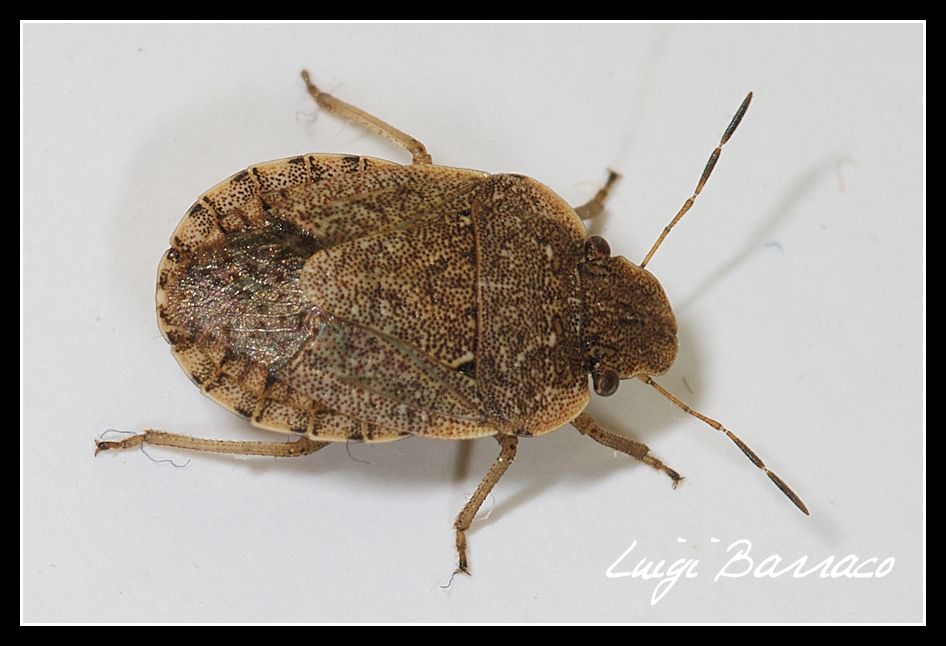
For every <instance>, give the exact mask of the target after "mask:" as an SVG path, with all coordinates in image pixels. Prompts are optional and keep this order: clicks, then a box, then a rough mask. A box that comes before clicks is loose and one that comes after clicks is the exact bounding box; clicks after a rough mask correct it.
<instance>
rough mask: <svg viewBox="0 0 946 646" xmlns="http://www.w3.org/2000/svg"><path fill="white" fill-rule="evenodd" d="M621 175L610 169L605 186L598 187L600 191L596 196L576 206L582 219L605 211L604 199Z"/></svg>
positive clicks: (576, 211) (576, 210)
mask: <svg viewBox="0 0 946 646" xmlns="http://www.w3.org/2000/svg"><path fill="white" fill-rule="evenodd" d="M620 177H621V176H620V175H618V174H617V173H615V172H614V171H613V170H611V169H608V179H607V180H606V181H605V182H604V186H602V187H601V188H600V189H598V192H597V193H595V196H594V197H593V198H591V199H590V200H588V201H587V202H585V203H584V204H582V205H581V206H576V207H575V213H577V214H578V217H580V218H581V219H582V220H590V219H591V218H593V217H595V216H596V215H600V214H601V212H602V211H604V201H605V200H606V199H607V198H608V192H609V191H610V190H611V185H612V184H614V182H616V181H617V180H618V179H620Z"/></svg>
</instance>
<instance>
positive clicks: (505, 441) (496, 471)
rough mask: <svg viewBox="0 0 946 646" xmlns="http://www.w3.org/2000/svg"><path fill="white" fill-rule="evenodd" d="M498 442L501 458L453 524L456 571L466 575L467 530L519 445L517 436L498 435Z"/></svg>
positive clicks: (467, 567) (488, 472)
mask: <svg viewBox="0 0 946 646" xmlns="http://www.w3.org/2000/svg"><path fill="white" fill-rule="evenodd" d="M496 441H497V442H499V446H500V451H499V457H498V458H496V461H495V462H493V466H491V467H490V468H489V471H487V472H486V475H485V476H483V480H482V481H480V485H479V486H478V487H477V488H476V491H475V492H474V493H473V496H472V497H471V498H470V500H469V502H467V503H466V506H464V507H463V510H462V511H461V512H460V514H459V515H458V516H457V520H456V521H455V522H454V523H453V526H454V528H455V529H456V530H457V559H458V564H457V570H456V571H457V572H463V573H464V574H469V573H470V568H469V564H468V563H467V560H466V530H468V529H469V528H470V524H471V523H472V522H473V518H474V516H476V512H477V511H479V509H480V506H481V505H482V504H483V501H484V500H486V496H488V495H489V492H490V491H492V490H493V487H495V486H496V483H497V482H499V479H500V478H502V477H503V474H504V473H506V469H508V468H509V465H510V464H512V461H513V460H514V459H515V457H516V445H517V444H518V443H519V438H518V437H516V436H515V435H498V436H496Z"/></svg>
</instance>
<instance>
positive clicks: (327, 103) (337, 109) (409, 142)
mask: <svg viewBox="0 0 946 646" xmlns="http://www.w3.org/2000/svg"><path fill="white" fill-rule="evenodd" d="M302 80H303V81H305V85H306V88H307V89H308V90H309V94H311V95H312V98H313V99H315V102H316V103H318V104H319V107H320V108H322V109H323V110H328V111H329V112H334V113H335V114H337V115H338V116H340V117H341V118H343V119H348V120H349V121H354V122H355V123H357V124H358V125H359V126H361V127H362V128H364V129H365V130H368V131H370V132H373V133H375V134H376V135H381V136H382V137H387V138H388V139H390V140H391V141H393V142H394V143H396V144H397V145H398V146H401V147H403V148H404V149H405V150H407V152H409V153H410V154H411V155H412V156H413V157H414V163H415V164H429V163H431V161H430V154H429V153H428V152H427V148H425V147H424V144H422V143H421V142H420V141H418V140H417V139H414V138H413V137H411V136H410V135H409V134H407V133H406V132H401V131H400V130H398V129H397V128H395V127H394V126H392V125H391V124H389V123H385V122H384V121H382V120H381V119H379V118H378V117H376V116H374V115H372V114H368V113H367V112H365V111H364V110H361V109H360V108H356V107H355V106H353V105H351V104H350V103H345V102H344V101H342V100H340V99H336V98H335V97H334V96H332V95H331V94H329V93H328V92H323V91H322V90H320V89H319V88H317V87H316V86H315V83H313V82H312V79H311V77H310V76H309V70H302Z"/></svg>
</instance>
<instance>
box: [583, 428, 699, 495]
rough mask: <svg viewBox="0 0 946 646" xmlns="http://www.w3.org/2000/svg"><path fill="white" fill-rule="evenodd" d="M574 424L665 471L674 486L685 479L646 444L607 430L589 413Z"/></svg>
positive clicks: (647, 463)
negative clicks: (656, 455)
mask: <svg viewBox="0 0 946 646" xmlns="http://www.w3.org/2000/svg"><path fill="white" fill-rule="evenodd" d="M572 426H574V427H575V428H576V429H578V432H579V433H581V434H582V435H587V436H588V437H590V438H591V439H593V440H594V441H595V442H597V443H598V444H603V445H604V446H606V447H608V448H609V449H614V450H615V451H620V452H621V453H624V454H625V455H629V456H631V457H632V458H634V459H636V460H640V461H641V462H643V463H644V464H646V465H648V466H651V467H653V468H654V469H657V470H658V471H663V472H664V473H666V474H667V475H668V476H670V479H671V480H673V486H674V488H676V486H677V485H678V484H680V481H681V480H683V476H681V475H680V474H679V473H677V472H676V471H674V470H673V469H671V468H670V467H668V466H667V465H666V464H664V463H663V462H661V461H660V460H659V459H657V458H655V457H654V456H652V455H651V454H650V449H649V448H647V445H646V444H643V443H641V442H635V441H634V440H632V439H629V438H626V437H622V436H620V435H616V434H614V433H612V432H611V431H608V430H605V429H604V428H602V427H601V425H600V424H599V423H598V422H596V421H595V420H594V418H593V417H592V416H591V415H589V414H587V413H582V414H581V415H579V416H578V417H576V418H575V419H573V420H572Z"/></svg>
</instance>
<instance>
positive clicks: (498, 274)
mask: <svg viewBox="0 0 946 646" xmlns="http://www.w3.org/2000/svg"><path fill="white" fill-rule="evenodd" d="M302 78H303V80H304V81H305V83H306V87H307V89H308V92H309V94H311V95H312V98H313V99H315V101H316V103H317V104H318V105H319V106H320V107H321V108H323V109H324V110H327V111H329V112H332V113H334V114H336V115H338V116H340V117H342V118H345V119H348V120H350V121H353V122H355V123H357V124H359V125H361V126H362V127H364V128H366V129H367V130H369V131H371V132H374V133H376V134H378V135H381V136H383V137H387V138H388V139H390V140H391V141H393V142H394V143H396V144H398V145H400V146H402V147H403V148H405V149H406V150H407V151H409V152H410V153H411V155H412V157H413V161H412V163H411V164H410V165H400V164H396V163H393V162H389V161H384V160H380V159H373V158H367V157H360V156H351V155H349V156H343V155H329V154H309V155H302V156H299V157H293V158H290V159H282V160H278V161H274V162H267V163H262V164H257V165H254V166H251V167H249V168H248V169H246V170H243V171H241V172H239V173H237V174H236V175H234V176H233V177H231V178H230V179H228V180H225V181H224V182H222V183H220V184H218V185H217V186H215V187H214V188H212V189H210V190H209V191H208V192H206V193H205V194H204V195H202V196H201V197H200V198H199V199H198V200H197V202H196V203H195V204H194V205H193V206H192V207H191V209H190V210H189V211H188V212H187V214H186V215H185V216H184V219H183V220H182V221H181V223H180V224H179V225H178V227H177V229H176V230H175V232H174V234H173V236H172V238H171V248H170V249H168V251H167V252H166V253H165V255H164V257H163V258H162V260H161V265H160V268H159V274H158V287H157V310H158V322H159V325H160V328H161V331H162V333H163V334H164V336H165V338H166V339H167V341H168V342H169V343H170V344H171V350H172V352H173V354H174V356H175V357H176V358H177V360H178V362H179V363H180V364H181V366H182V367H183V368H184V370H185V371H186V372H187V373H188V374H189V375H190V376H191V378H192V379H193V381H194V382H195V383H196V384H197V385H198V386H199V387H200V388H201V390H202V391H203V392H204V393H205V394H206V395H208V396H209V397H211V398H212V399H214V400H215V401H217V402H218V403H220V404H222V405H223V406H225V407H227V408H228V409H230V410H231V411H233V412H235V413H237V414H238V415H240V416H242V417H244V418H245V419H247V420H249V421H250V422H251V423H253V424H254V425H256V426H259V427H261V428H264V429H268V430H273V431H279V432H283V433H287V434H290V435H292V436H294V437H295V439H294V440H293V441H290V442H239V441H223V440H208V439H200V438H194V437H189V436H184V435H177V434H172V433H166V432H163V431H157V430H150V429H149V430H146V431H144V432H143V433H140V434H138V435H133V436H130V437H128V438H126V439H124V440H122V441H104V440H99V441H97V442H96V453H98V452H100V451H105V450H113V449H127V448H131V447H135V446H141V445H143V444H156V445H163V446H170V447H176V448H180V449H190V450H196V451H212V452H217V453H239V454H244V455H265V456H275V457H289V456H299V455H307V454H309V453H313V452H315V451H318V450H320V449H322V448H324V447H326V446H328V445H329V444H331V443H333V442H340V441H349V440H359V441H367V442H384V441H390V440H396V439H400V438H402V437H406V436H410V435H419V436H425V437H435V438H445V439H466V438H474V437H482V436H493V437H495V438H496V440H497V441H498V442H499V445H500V454H499V457H498V458H497V459H496V461H495V462H494V463H493V465H492V466H491V467H490V469H489V471H488V472H487V473H486V475H485V476H484V477H483V479H482V481H481V482H480V484H479V486H478V487H477V489H476V491H475V493H474V494H473V495H472V497H471V498H470V500H469V501H468V502H467V504H466V505H465V506H464V508H463V509H462V510H461V511H460V513H459V515H458V516H457V519H456V522H455V523H454V527H455V530H456V548H457V558H458V566H457V571H459V572H465V573H469V563H468V560H467V543H466V531H467V529H469V527H470V524H471V522H472V521H473V517H474V516H475V515H476V512H477V511H478V510H479V508H480V505H481V504H482V503H483V501H484V500H485V498H486V496H487V495H488V494H489V492H490V490H491V489H492V488H493V487H494V486H495V485H496V483H497V482H498V481H499V479H500V478H501V477H502V475H503V474H504V473H505V472H506V469H508V468H509V465H510V463H511V462H512V460H513V459H514V458H515V455H516V447H517V444H518V441H519V438H520V437H523V436H537V435H542V434H543V433H547V432H549V431H552V430H555V429H556V428H558V427H560V426H561V425H563V424H566V423H571V424H572V425H573V426H574V427H575V428H576V429H578V431H579V432H580V433H582V434H584V435H587V436H588V437H590V438H592V439H593V440H595V441H596V442H598V443H600V444H603V445H605V446H607V447H609V448H611V449H614V450H616V451H620V452H622V453H625V454H627V455H629V456H631V457H633V458H636V459H637V460H640V461H642V462H644V463H645V464H648V465H650V466H651V467H653V468H654V469H657V470H659V471H662V472H663V473H665V474H666V475H667V476H669V477H670V479H671V480H672V481H673V484H674V486H676V485H677V484H678V483H679V482H680V480H681V476H680V475H679V474H678V473H677V472H676V471H674V470H673V469H671V468H670V467H669V466H667V465H666V464H664V463H663V462H662V461H661V460H659V459H658V458H657V457H655V456H654V455H652V454H651V452H650V449H649V448H648V447H647V446H645V445H644V444H642V443H640V442H637V441H635V440H632V439H629V438H627V437H624V436H622V435H618V434H616V433H613V432H612V431H610V430H608V429H606V428H604V427H603V426H602V425H601V424H599V423H598V422H597V421H595V419H594V418H593V417H591V415H589V414H588V413H586V412H584V409H585V406H586V405H587V403H588V400H589V387H588V377H589V375H590V377H591V384H592V387H593V389H594V391H595V392H596V393H597V394H598V395H600V396H608V395H611V394H613V393H614V392H615V391H616V390H617V387H618V385H619V383H620V381H621V380H622V379H628V378H632V377H633V378H637V379H639V380H640V381H643V382H644V383H645V384H648V385H650V386H652V387H653V388H655V389H656V390H657V391H658V392H659V393H660V394H662V395H663V396H664V397H666V398H667V399H669V400H670V401H671V402H673V403H674V404H675V405H677V406H679V407H680V408H681V409H682V410H684V411H686V412H687V413H689V414H690V415H692V416H694V417H696V418H698V419H700V420H702V421H703V422H705V423H706V424H708V425H709V426H711V427H712V428H714V429H716V430H718V431H720V432H722V433H724V434H725V435H726V436H727V437H729V439H730V440H732V441H733V442H734V443H735V444H736V446H738V447H739V448H740V449H741V450H742V452H743V453H745V454H746V456H747V457H748V458H749V460H751V461H752V463H753V464H755V466H756V467H758V468H759V469H761V470H763V471H764V472H765V474H766V475H767V476H768V477H769V478H770V479H771V480H772V482H774V483H775V484H776V486H778V488H779V489H781V490H782V492H783V493H784V494H785V495H786V496H788V498H789V499H790V500H791V501H792V502H793V503H795V505H796V506H797V507H798V508H799V509H800V510H801V511H803V512H804V513H806V514H807V513H808V510H807V508H806V507H805V504H804V503H803V502H802V501H801V499H800V498H799V497H798V496H797V495H796V494H795V493H794V492H793V491H792V490H791V488H790V487H789V486H788V485H787V484H786V483H785V482H784V481H783V480H782V479H781V478H779V477H778V476H777V475H775V473H773V472H772V471H771V470H770V469H768V467H766V466H765V464H764V463H763V462H762V460H761V459H760V458H759V456H758V455H756V454H755V453H754V452H753V451H752V450H751V449H750V448H749V447H748V446H747V445H746V444H745V442H743V441H742V440H741V439H739V438H738V437H737V436H736V435H735V434H734V433H732V431H730V430H729V429H727V428H726V427H725V426H723V425H722V424H721V423H720V422H718V421H716V420H714V419H712V418H709V417H707V416H706V415H703V414H702V413H700V412H698V411H695V410H693V409H692V408H690V407H689V406H688V405H687V404H685V403H684V402H683V401H681V400H680V399H679V398H678V397H676V396H675V395H674V394H672V393H671V392H669V391H668V390H666V389H665V388H664V387H663V386H661V385H660V384H658V383H657V382H656V381H655V380H654V375H659V374H662V373H663V372H665V371H666V370H667V369H668V368H669V367H670V365H671V364H672V363H673V360H674V358H675V357H676V353H677V339H676V332H677V325H676V320H675V318H674V315H673V311H672V310H671V308H670V303H669V302H668V300H667V297H666V295H665V294H664V291H663V288H662V287H661V286H660V283H659V282H658V281H657V279H656V278H655V277H654V276H653V274H651V273H650V272H649V271H647V270H646V269H645V267H646V266H647V265H648V263H650V261H651V260H652V259H653V257H654V254H655V253H656V252H657V250H658V249H659V248H660V245H661V244H662V243H663V241H664V239H665V238H666V237H667V234H669V233H670V230H671V229H672V228H673V227H674V226H675V225H676V224H677V223H678V222H679V221H680V219H681V218H682V217H683V216H684V215H685V214H686V212H687V211H688V210H689V209H690V207H691V206H693V203H694V202H695V201H696V198H697V196H698V195H699V194H700V192H701V191H702V190H703V187H704V185H705V184H706V181H707V180H708V179H709V177H710V174H711V173H712V172H713V168H714V167H715V165H716V162H717V160H718V159H719V155H720V152H721V150H722V148H723V146H724V145H725V144H726V142H727V141H728V140H729V138H730V137H731V136H732V134H733V132H735V130H736V127H737V126H738V125H739V122H740V121H741V120H742V117H743V116H744V115H745V113H746V110H747V109H748V107H749V102H750V100H751V99H752V94H751V93H750V94H749V95H748V96H747V97H746V98H745V100H744V101H743V102H742V104H741V105H740V106H739V109H738V110H737V111H736V114H735V116H734V117H733V119H732V121H731V122H730V123H729V126H728V127H727V128H726V130H725V132H724V133H723V136H722V138H721V139H720V142H719V145H718V146H717V147H716V149H715V150H714V151H713V153H712V154H711V155H710V158H709V161H708V162H707V163H706V167H705V168H704V169H703V173H702V175H701V176H700V179H699V182H697V185H696V189H695V190H694V191H693V194H692V195H691V196H690V197H689V198H687V200H686V201H685V202H684V204H683V206H682V207H681V208H680V210H679V211H678V212H677V214H676V215H675V216H674V217H673V219H672V220H671V221H670V223H669V224H668V225H667V226H666V227H665V228H664V230H663V231H662V232H661V234H660V236H659V237H658V238H657V240H656V241H655V242H654V244H653V246H652V247H651V249H650V251H649V252H648V253H647V255H646V256H645V257H644V259H643V260H642V261H641V263H640V264H639V265H635V264H634V263H632V262H630V261H628V260H627V259H625V258H623V257H620V256H612V255H611V252H610V247H609V245H608V243H607V242H606V241H605V240H604V239H603V238H600V237H597V236H592V237H590V238H587V239H586V233H585V228H584V225H583V223H582V220H583V219H589V218H593V217H595V216H596V215H598V214H599V213H601V211H602V210H603V208H604V202H605V199H606V198H607V196H608V191H609V189H610V188H611V186H612V185H613V184H614V182H615V181H616V180H617V178H618V175H617V174H616V173H614V172H611V173H609V176H608V179H607V182H606V183H605V185H604V186H603V187H602V188H601V189H600V190H599V191H598V192H597V194H596V195H595V196H594V197H593V198H592V199H591V200H590V201H589V202H587V203H586V204H583V205H581V206H578V207H575V208H572V207H571V206H569V205H568V204H567V203H566V202H565V201H564V200H563V199H562V198H560V197H559V196H558V195H556V194H555V193H553V192H552V191H551V190H550V189H549V188H547V187H545V186H543V185H542V184H540V183H538V182H536V181H535V180H533V179H530V178H528V177H524V176H522V175H508V174H498V175H490V174H487V173H484V172H480V171H473V170H464V169H457V168H449V167H445V166H437V165H434V164H433V163H432V161H431V157H430V155H429V154H428V153H427V149H426V148H425V147H424V145H423V144H422V143H421V142H420V141H418V140H417V139H414V138H413V137H410V136H409V135H407V134H405V133H403V132H401V131H400V130H397V129H396V128H394V127H392V126H390V125H388V124H387V123H385V122H384V121H381V120H380V119H378V118H377V117H374V116H372V115H370V114H368V113H367V112H364V111H363V110H360V109H358V108H356V107H354V106H352V105H349V104H347V103H345V102H343V101H341V100H339V99H337V98H335V97H333V96H331V95H330V94H327V93H325V92H322V91H321V90H319V89H318V88H317V87H316V86H315V84H314V83H313V82H312V79H311V78H310V76H309V74H308V72H306V71H303V72H302Z"/></svg>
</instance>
